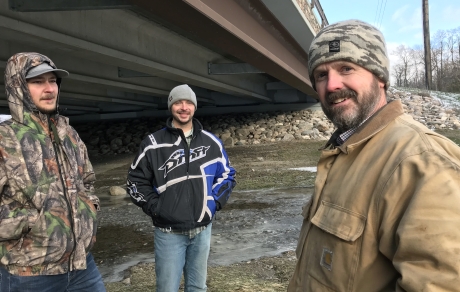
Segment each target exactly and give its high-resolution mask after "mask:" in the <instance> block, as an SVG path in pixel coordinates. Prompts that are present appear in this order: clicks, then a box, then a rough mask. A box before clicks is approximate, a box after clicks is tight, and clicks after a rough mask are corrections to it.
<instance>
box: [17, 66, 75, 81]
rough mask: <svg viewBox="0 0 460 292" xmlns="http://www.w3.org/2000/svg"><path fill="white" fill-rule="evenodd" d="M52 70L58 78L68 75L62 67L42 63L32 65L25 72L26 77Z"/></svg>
mask: <svg viewBox="0 0 460 292" xmlns="http://www.w3.org/2000/svg"><path fill="white" fill-rule="evenodd" d="M49 72H53V73H54V74H55V75H56V76H57V77H58V78H64V77H67V76H69V72H67V71H66V70H62V69H57V68H53V67H51V66H50V65H48V64H46V63H43V64H40V65H38V66H36V67H33V68H32V69H30V70H29V72H27V74H26V79H30V78H34V77H37V76H40V75H42V74H45V73H49Z"/></svg>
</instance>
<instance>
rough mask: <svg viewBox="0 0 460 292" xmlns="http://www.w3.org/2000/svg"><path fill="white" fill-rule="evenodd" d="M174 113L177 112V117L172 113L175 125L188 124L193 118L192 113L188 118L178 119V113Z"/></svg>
mask: <svg viewBox="0 0 460 292" xmlns="http://www.w3.org/2000/svg"><path fill="white" fill-rule="evenodd" d="M176 114H177V117H176V115H173V122H174V124H175V125H181V126H185V125H187V124H189V123H190V122H191V121H192V119H193V115H190V116H189V118H188V119H187V120H186V121H185V122H183V121H181V120H180V119H179V115H180V113H179V114H178V113H176Z"/></svg>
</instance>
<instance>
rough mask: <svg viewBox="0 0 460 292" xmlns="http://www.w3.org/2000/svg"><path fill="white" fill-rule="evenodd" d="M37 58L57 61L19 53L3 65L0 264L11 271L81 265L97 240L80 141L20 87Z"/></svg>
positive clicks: (89, 175)
mask: <svg viewBox="0 0 460 292" xmlns="http://www.w3.org/2000/svg"><path fill="white" fill-rule="evenodd" d="M43 62H46V63H48V64H49V65H51V66H52V67H54V68H55V67H56V66H55V65H54V64H53V63H52V61H51V60H50V59H48V58H47V57H45V56H43V55H40V54H37V53H20V54H16V55H14V56H13V57H11V58H10V59H9V60H8V63H7V66H6V70H5V89H6V94H7V98H8V102H9V107H10V111H11V116H12V119H10V120H7V121H4V122H3V123H1V124H0V265H2V266H4V267H5V268H6V269H8V270H9V271H10V273H12V274H15V275H56V274H62V273H65V272H68V271H71V270H76V269H77V270H81V269H85V268H86V255H87V253H88V251H89V250H90V248H91V247H92V246H93V244H94V242H95V240H96V229H97V226H96V225H97V220H96V213H97V211H96V209H98V206H99V200H98V199H97V197H96V196H94V195H93V190H94V189H93V183H94V181H95V176H94V172H93V168H92V165H91V163H90V161H89V159H88V154H87V151H86V147H85V145H84V143H83V142H82V141H81V139H80V137H79V136H78V134H77V132H76V131H75V130H74V129H73V128H72V127H71V126H70V125H69V123H68V119H67V118H65V117H63V116H59V115H58V114H57V112H58V111H57V110H56V114H53V115H52V117H50V116H49V115H45V114H43V113H41V112H39V111H38V110H37V108H36V107H35V105H34V104H33V102H32V99H31V96H30V93H29V90H28V87H27V82H26V79H25V76H26V73H27V71H28V70H29V69H30V68H32V67H35V66H37V65H40V64H41V63H43ZM60 81H61V80H60V79H59V78H58V79H57V84H58V86H59V88H60ZM50 118H51V119H50ZM49 122H50V123H51V122H53V123H54V125H55V129H56V131H55V132H54V133H55V134H53V131H51V130H50V124H49ZM56 136H58V137H59V138H57V137H56Z"/></svg>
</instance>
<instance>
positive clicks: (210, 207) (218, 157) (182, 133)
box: [127, 84, 236, 292]
mask: <svg viewBox="0 0 460 292" xmlns="http://www.w3.org/2000/svg"><path fill="white" fill-rule="evenodd" d="M168 108H169V110H170V111H171V115H172V117H170V118H169V119H168V120H167V123H166V127H165V128H164V129H161V130H159V131H157V132H155V133H153V134H150V135H149V136H147V138H145V139H144V140H143V141H142V143H141V145H140V149H139V153H138V155H137V156H136V158H135V159H134V161H133V164H132V165H131V168H130V170H129V173H128V181H127V187H128V193H129V194H130V196H131V200H132V201H133V202H134V204H136V205H137V206H139V207H141V208H142V210H143V211H144V212H145V213H146V214H147V215H149V216H150V217H151V218H152V220H153V225H154V226H155V227H156V228H155V230H154V235H155V239H154V243H155V266H156V267H155V273H156V277H157V291H160V292H169V291H171V292H172V291H174V292H177V291H178V289H179V284H180V279H181V275H182V271H183V272H184V279H185V291H206V274H207V259H208V255H209V249H210V244H211V227H212V223H211V221H212V218H213V216H214V214H215V213H216V211H219V210H220V209H222V207H223V206H224V205H225V203H226V202H227V200H228V199H229V197H230V194H231V192H232V189H233V188H234V186H235V185H236V181H235V169H234V168H233V167H232V166H231V165H230V161H229V159H228V156H227V153H226V152H225V149H224V146H223V144H222V142H221V141H220V140H219V139H218V138H217V137H216V136H214V135H213V134H212V133H210V132H207V131H205V130H203V127H202V125H201V124H200V122H199V121H198V120H196V119H194V118H193V115H194V113H195V111H196V108H197V102H196V96H195V93H194V92H193V90H192V89H191V88H190V87H189V86H188V85H186V84H184V85H179V86H176V87H175V88H173V89H172V90H171V93H170V94H169V97H168Z"/></svg>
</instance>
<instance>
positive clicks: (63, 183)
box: [48, 120, 77, 272]
mask: <svg viewBox="0 0 460 292" xmlns="http://www.w3.org/2000/svg"><path fill="white" fill-rule="evenodd" d="M48 122H49V123H52V122H53V121H51V120H48ZM52 133H53V132H52V130H51V133H50V136H52ZM51 141H53V148H54V153H55V155H56V162H57V166H58V171H59V178H60V180H61V184H62V190H63V192H64V199H65V201H66V203H67V208H69V214H70V215H69V216H70V218H69V219H70V220H69V221H70V227H71V230H72V236H73V242H74V243H73V248H72V252H71V253H70V256H69V272H70V271H72V256H73V253H74V252H75V248H76V245H77V237H76V235H75V226H74V222H73V210H72V204H71V203H70V202H69V200H70V198H69V196H68V194H67V189H66V184H65V181H64V178H63V176H62V170H61V164H60V160H59V152H58V149H59V148H58V146H57V143H56V140H55V139H53V137H51Z"/></svg>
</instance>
